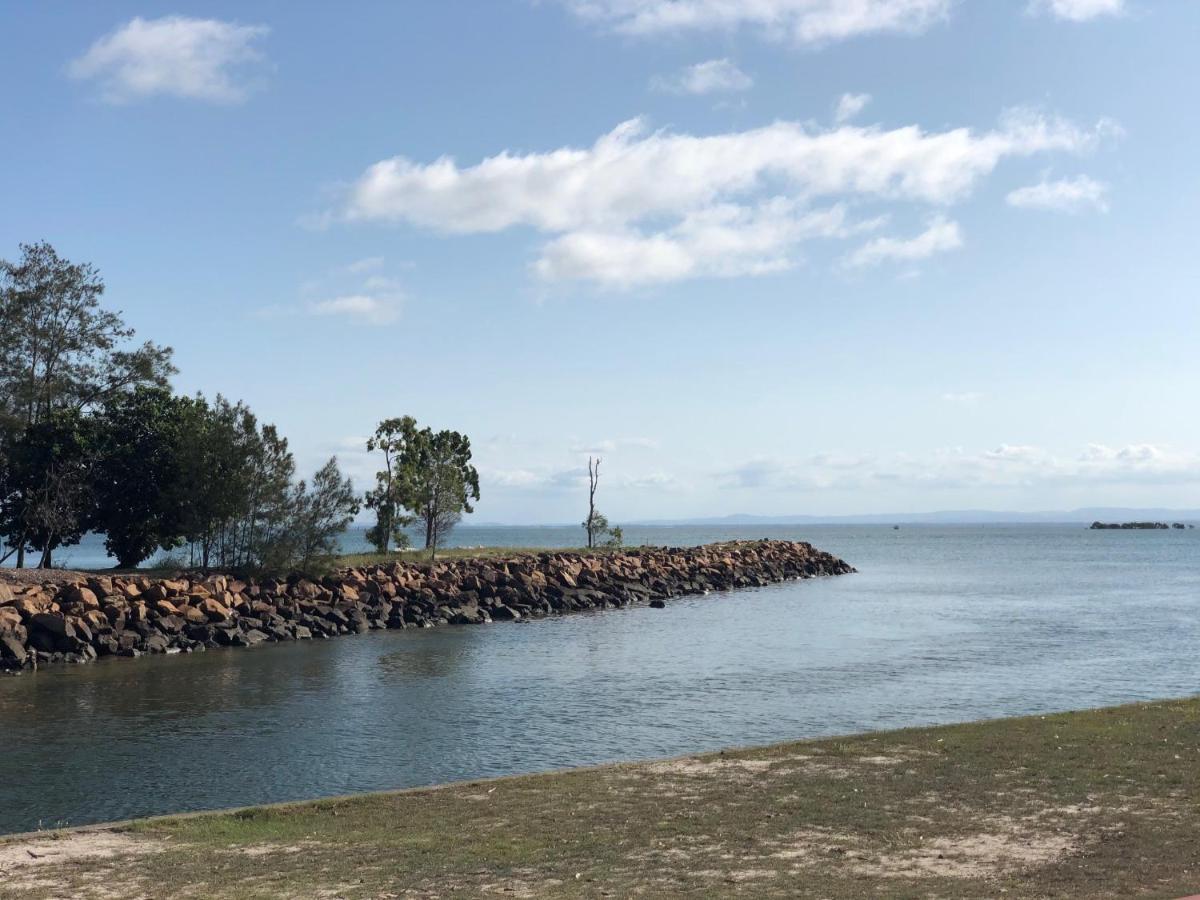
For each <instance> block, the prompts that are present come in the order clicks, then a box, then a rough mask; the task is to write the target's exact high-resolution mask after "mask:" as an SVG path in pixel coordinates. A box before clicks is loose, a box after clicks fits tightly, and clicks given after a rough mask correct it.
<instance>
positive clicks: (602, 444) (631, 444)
mask: <svg viewBox="0 0 1200 900" xmlns="http://www.w3.org/2000/svg"><path fill="white" fill-rule="evenodd" d="M631 448H632V449H638V450H657V449H658V441H656V440H655V439H654V438H648V437H627V438H604V439H603V440H598V441H576V442H574V443H573V444H572V445H571V452H572V453H580V454H582V453H587V454H590V455H599V454H603V453H614V452H616V451H617V450H626V449H631Z"/></svg>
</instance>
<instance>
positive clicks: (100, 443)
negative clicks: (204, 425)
mask: <svg viewBox="0 0 1200 900" xmlns="http://www.w3.org/2000/svg"><path fill="white" fill-rule="evenodd" d="M195 404H196V401H194V400H191V399H188V398H186V397H175V396H172V395H171V393H170V391H168V390H166V389H165V388H158V387H139V388H137V389H135V390H133V391H131V392H128V393H122V394H117V395H116V396H114V397H112V398H110V399H109V401H108V402H107V403H106V404H105V406H104V409H103V413H102V415H101V417H100V420H99V423H98V428H97V432H98V437H97V453H96V456H97V458H96V465H95V479H94V483H95V500H96V517H95V525H94V527H95V528H96V530H97V531H101V532H103V533H104V535H105V540H104V546H105V547H106V548H107V550H108V552H109V553H110V554H111V555H112V556H115V557H116V559H117V565H118V567H120V568H133V567H134V566H137V565H138V564H139V563H140V562H141V561H142V560H144V559H146V558H147V557H148V556H150V555H151V554H152V553H154V551H155V550H157V549H159V548H162V549H164V550H171V549H173V548H175V547H178V546H179V545H180V544H182V543H183V535H184V521H185V518H186V516H187V509H188V506H189V503H190V502H191V498H188V497H186V496H183V495H182V494H181V493H180V491H179V486H180V482H181V480H182V478H183V460H184V454H185V452H186V446H187V442H188V439H189V434H188V431H189V428H190V427H191V426H192V424H193V422H194V421H195V418H194V416H193V415H192V413H193V411H194V407H195Z"/></svg>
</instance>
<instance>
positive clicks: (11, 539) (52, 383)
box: [0, 242, 175, 566]
mask: <svg viewBox="0 0 1200 900" xmlns="http://www.w3.org/2000/svg"><path fill="white" fill-rule="evenodd" d="M20 249H21V259H20V260H19V261H18V262H8V261H0V447H4V448H7V449H5V450H3V451H0V452H2V454H3V456H4V458H5V459H7V460H9V462H8V463H7V465H9V466H12V465H14V462H13V454H14V453H16V452H17V451H16V450H15V449H14V448H16V447H17V446H18V445H19V444H20V442H21V441H22V440H23V432H24V431H25V430H26V429H29V428H32V427H34V426H37V425H39V424H41V423H43V422H45V421H48V420H49V419H50V418H52V417H54V416H56V415H58V414H60V413H71V412H80V411H85V410H88V409H92V408H95V407H96V406H98V405H99V404H102V403H103V402H105V401H106V400H107V399H108V398H110V397H112V396H114V395H115V394H117V393H119V392H121V391H124V390H129V389H131V388H133V387H135V386H137V385H165V384H166V381H167V379H168V378H169V377H170V375H171V374H173V373H174V371H175V370H174V368H173V367H172V366H171V350H170V348H167V347H159V346H157V345H155V344H152V343H149V342H147V343H145V344H143V345H141V346H140V347H132V348H131V347H130V346H129V341H130V339H131V338H132V337H133V329H132V328H129V327H128V326H127V325H126V324H125V322H124V321H123V319H122V318H121V315H120V313H118V312H112V311H110V310H106V309H103V308H101V306H100V299H101V296H102V295H103V293H104V283H103V281H101V279H100V276H99V273H98V272H97V271H96V269H95V267H93V266H92V265H90V264H88V263H72V262H69V261H68V260H66V259H63V258H62V257H60V256H59V255H58V253H57V252H56V251H55V250H54V248H53V247H51V246H50V245H49V244H47V243H45V242H42V243H38V244H22V245H21V248H20ZM43 437H44V435H43ZM39 440H40V438H39ZM30 446H32V445H30ZM27 449H29V448H27ZM24 458H25V460H26V461H28V459H29V456H28V453H25V457H24ZM48 464H49V462H48ZM64 472H65V468H64V467H62V466H59V467H57V468H56V469H55V472H54V473H53V474H51V473H50V471H49V470H47V472H46V473H44V474H46V478H43V479H42V480H41V481H40V482H39V484H40V487H38V488H34V487H33V486H32V482H30V481H29V479H28V478H27V477H22V478H19V479H14V478H11V477H9V478H0V482H3V485H0V487H2V488H3V490H4V493H3V494H2V495H0V504H3V506H4V508H5V510H6V514H5V516H4V526H3V529H4V530H3V534H2V537H3V538H4V542H5V543H6V544H8V545H9V546H12V547H15V548H16V553H17V565H18V566H21V565H23V564H24V558H25V551H26V549H28V548H29V547H31V546H33V545H32V543H31V541H32V534H31V532H30V531H29V530H28V528H29V527H32V526H31V525H30V523H31V522H33V521H35V520H36V519H38V518H39V517H41V516H43V515H44V514H45V513H46V505H45V504H46V503H47V502H48V497H49V494H48V493H47V491H50V493H53V494H54V495H55V496H56V500H55V501H54V503H55V505H56V508H58V509H59V514H60V518H61V516H68V517H69V518H71V519H72V520H76V521H81V520H82V519H83V517H84V510H83V509H76V510H73V511H69V513H68V511H67V510H66V509H65V508H63V507H62V504H65V503H68V502H70V501H71V500H72V499H74V500H82V499H83V494H82V493H81V492H80V491H76V490H74V489H67V486H68V484H72V483H73V479H74V477H75V476H74V475H72V476H71V478H68V479H67V480H66V481H64V480H63V479H62V477H61V476H63V474H64ZM27 474H28V473H26V475H27ZM52 484H53V485H56V486H57V487H55V488H54V489H53V490H51V485H52ZM31 490H34V491H40V493H39V494H38V495H37V496H36V497H35V496H34V494H31V493H29V491H31ZM35 504H40V507H39V508H38V509H34V508H33V506H34V505H35ZM50 544H51V545H52V546H50V547H49V548H48V549H49V550H53V545H55V540H54V539H51V540H50ZM35 549H36V548H35ZM46 553H47V550H46V549H43V559H45V558H46Z"/></svg>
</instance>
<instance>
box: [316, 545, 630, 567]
mask: <svg viewBox="0 0 1200 900" xmlns="http://www.w3.org/2000/svg"><path fill="white" fill-rule="evenodd" d="M622 549H627V548H622ZM611 552H612V550H610V549H609V548H606V547H591V548H589V547H443V548H441V549H440V550H438V552H437V559H438V560H447V559H498V558H499V559H503V558H507V557H512V556H521V555H524V554H527V553H579V554H583V555H587V556H591V555H597V554H604V553H611ZM393 562H407V563H422V562H429V551H428V550H422V549H410V550H395V551H392V552H391V553H345V554H342V555H341V556H338V557H336V559H335V561H334V563H333V565H334V567H335V568H344V567H345V568H357V567H360V566H377V565H381V564H387V563H393Z"/></svg>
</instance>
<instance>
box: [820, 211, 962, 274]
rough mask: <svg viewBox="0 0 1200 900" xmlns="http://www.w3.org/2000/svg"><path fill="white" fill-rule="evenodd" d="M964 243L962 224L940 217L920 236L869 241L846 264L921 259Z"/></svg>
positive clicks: (861, 265)
mask: <svg viewBox="0 0 1200 900" xmlns="http://www.w3.org/2000/svg"><path fill="white" fill-rule="evenodd" d="M962 244H963V240H962V231H961V229H960V228H959V227H958V223H957V222H952V221H950V220H949V219H946V218H943V217H941V216H939V217H937V218H935V219H934V220H933V221H932V222H930V223H929V227H928V228H926V229H925V230H924V231H922V232H921V233H920V234H918V235H917V236H916V237H912V238H894V237H880V238H875V239H874V240H872V241H868V242H867V243H865V244H863V245H862V246H861V247H859V248H858V249H857V250H855V251H854V252H853V253H851V254H849V255H848V256H847V257H845V259H844V263H845V265H847V266H850V267H851V268H864V267H868V266H878V265H880V264H881V263H887V262H917V261H920V260H923V259H928V258H929V257H931V256H933V255H935V254H937V253H945V252H946V251H948V250H957V249H958V248H959V247H961V246H962Z"/></svg>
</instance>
